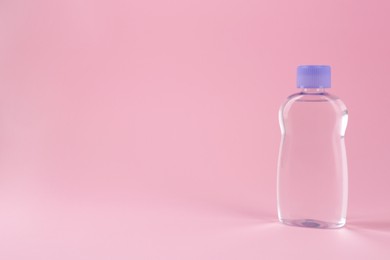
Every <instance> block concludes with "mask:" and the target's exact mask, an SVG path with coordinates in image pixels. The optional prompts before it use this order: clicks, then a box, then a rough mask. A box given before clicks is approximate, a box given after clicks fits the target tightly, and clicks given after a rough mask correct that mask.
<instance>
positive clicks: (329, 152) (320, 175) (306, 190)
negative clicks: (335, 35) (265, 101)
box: [277, 65, 348, 228]
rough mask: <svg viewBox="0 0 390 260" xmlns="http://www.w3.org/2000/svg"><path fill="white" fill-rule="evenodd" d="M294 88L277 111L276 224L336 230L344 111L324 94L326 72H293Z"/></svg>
mask: <svg viewBox="0 0 390 260" xmlns="http://www.w3.org/2000/svg"><path fill="white" fill-rule="evenodd" d="M297 87H298V88H299V92H298V93H296V94H293V95H291V96H289V97H288V98H287V100H286V101H285V102H284V103H283V104H282V106H281V108H280V110H279V124H280V129H281V132H282V140H281V145H280V151H279V160H278V178H277V203H278V218H279V221H280V222H281V223H284V224H288V225H293V226H301V227H311V228H340V227H343V226H344V225H345V222H346V213H347V199H348V169H347V156H346V150H345V143H344V135H345V130H346V127H347V123H348V111H347V108H346V106H345V105H344V103H343V102H342V101H341V100H340V99H339V98H337V97H336V96H334V95H332V94H330V93H328V91H327V90H328V89H329V88H330V87H331V68H330V66H322V65H309V66H299V67H298V69H297Z"/></svg>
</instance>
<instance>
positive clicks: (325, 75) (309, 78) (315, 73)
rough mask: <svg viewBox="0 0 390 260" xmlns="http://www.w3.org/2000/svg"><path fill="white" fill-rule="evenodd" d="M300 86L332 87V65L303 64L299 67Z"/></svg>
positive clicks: (298, 84)
mask: <svg viewBox="0 0 390 260" xmlns="http://www.w3.org/2000/svg"><path fill="white" fill-rule="evenodd" d="M297 87H298V88H330V87H331V84H330V66H328V65H302V66H298V68H297Z"/></svg>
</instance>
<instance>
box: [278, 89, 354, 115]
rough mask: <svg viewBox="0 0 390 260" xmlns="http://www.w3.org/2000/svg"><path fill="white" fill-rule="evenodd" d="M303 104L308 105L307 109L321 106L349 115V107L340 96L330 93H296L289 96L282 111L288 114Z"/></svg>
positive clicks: (283, 104) (281, 108)
mask: <svg viewBox="0 0 390 260" xmlns="http://www.w3.org/2000/svg"><path fill="white" fill-rule="evenodd" d="M303 104H306V106H307V107H310V106H316V105H319V104H321V105H322V106H329V107H333V109H334V110H338V111H341V112H343V113H347V107H346V105H345V104H344V102H343V101H342V100H341V99H340V98H339V97H338V96H336V95H334V94H332V93H329V92H322V93H304V92H298V93H294V94H292V95H290V96H288V97H287V99H286V100H285V101H284V102H283V103H282V105H281V107H280V110H281V112H286V111H288V110H290V109H292V108H293V107H295V106H298V105H303Z"/></svg>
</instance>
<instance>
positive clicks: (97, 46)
mask: <svg viewBox="0 0 390 260" xmlns="http://www.w3.org/2000/svg"><path fill="white" fill-rule="evenodd" d="M389 12H390V4H389V2H388V1H385V0H382V1H379V0H378V1H346V0H337V1H336V0H333V1H302V0H299V1H287V0H285V1H282V0H277V1H238V0H234V1H233V0H229V1H220V0H208V1H206V0H198V1H179V0H169V1H157V0H154V1H153V0H147V1H130V2H128V1H105V2H104V1H91V0H69V1H49V0H47V1H45V0H39V1H23V0H12V1H10V0H9V1H6V0H5V1H2V2H1V3H0V38H1V41H0V89H1V93H0V119H1V120H0V230H1V232H0V259H4V260H13V259H170V260H171V259H202V260H208V259H213V260H214V259H224V260H225V259H226V260H229V259H285V258H289V259H390V206H389V197H390V189H389V188H388V186H389V182H390V174H389V170H388V161H389V147H390V138H389V134H388V133H389V132H390V123H389V120H388V111H389V99H390V87H389V82H388V79H389V76H388V75H389V70H390V48H389V46H390V27H389V24H390V16H389ZM313 63H314V64H318V63H320V64H330V65H332V68H333V86H334V89H333V92H334V93H336V94H337V95H339V96H340V97H342V99H343V100H344V101H345V103H346V104H347V106H348V108H349V111H350V118H349V119H350V121H349V127H348V130H347V137H346V142H347V149H348V159H349V170H350V193H349V194H350V197H349V198H350V199H349V211H348V223H347V226H346V228H344V229H341V230H313V229H300V228H292V227H286V226H282V225H280V224H278V223H277V222H276V199H275V198H276V191H275V187H276V161H277V153H278V147H279V139H280V131H279V126H278V121H277V111H278V108H279V105H280V104H281V102H282V101H283V100H284V99H285V97H286V96H287V95H288V94H290V93H292V92H294V91H296V89H295V88H294V83H295V67H296V65H299V64H313Z"/></svg>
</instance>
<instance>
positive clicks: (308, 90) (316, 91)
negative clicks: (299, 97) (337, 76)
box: [301, 88, 326, 94]
mask: <svg viewBox="0 0 390 260" xmlns="http://www.w3.org/2000/svg"><path fill="white" fill-rule="evenodd" d="M301 92H302V93H303V94H324V93H325V92H326V88H302V89H301Z"/></svg>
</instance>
